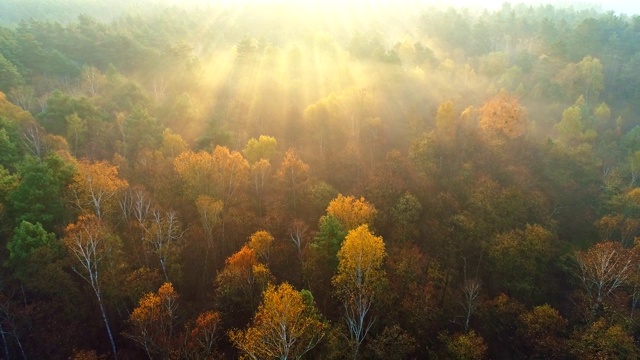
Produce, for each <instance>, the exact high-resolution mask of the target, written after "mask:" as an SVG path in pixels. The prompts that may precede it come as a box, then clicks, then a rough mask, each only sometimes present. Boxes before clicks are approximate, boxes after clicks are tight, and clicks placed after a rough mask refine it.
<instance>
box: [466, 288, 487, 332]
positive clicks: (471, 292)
mask: <svg viewBox="0 0 640 360" xmlns="http://www.w3.org/2000/svg"><path fill="white" fill-rule="evenodd" d="M481 285H482V283H481V282H480V280H478V279H469V280H465V281H464V283H462V293H463V294H464V299H463V303H462V307H463V308H464V332H467V331H469V322H470V321H471V316H472V315H473V313H474V312H475V311H476V309H477V308H478V305H479V304H480V299H479V298H478V295H480V287H481Z"/></svg>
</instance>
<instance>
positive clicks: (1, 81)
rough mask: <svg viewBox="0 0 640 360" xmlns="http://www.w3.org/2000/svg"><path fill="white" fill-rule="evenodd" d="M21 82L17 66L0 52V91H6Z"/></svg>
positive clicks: (22, 81)
mask: <svg viewBox="0 0 640 360" xmlns="http://www.w3.org/2000/svg"><path fill="white" fill-rule="evenodd" d="M23 83H24V80H23V79H22V75H20V73H19V72H18V68H17V67H16V66H15V65H14V64H13V63H11V62H10V61H9V60H7V59H6V58H5V57H4V56H3V55H2V54H1V53H0V91H4V92H7V91H9V90H10V89H11V88H14V87H17V86H19V85H22V84H23Z"/></svg>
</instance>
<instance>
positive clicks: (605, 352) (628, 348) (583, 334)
mask: <svg viewBox="0 0 640 360" xmlns="http://www.w3.org/2000/svg"><path fill="white" fill-rule="evenodd" d="M571 345H572V349H571V350H572V351H571V352H572V353H573V355H574V356H575V357H576V358H577V359H585V360H599V359H629V360H631V359H637V358H638V348H637V347H636V345H635V343H634V341H633V336H631V335H629V334H628V333H627V332H626V331H625V330H624V329H623V328H622V327H621V326H620V325H610V324H608V323H607V322H606V321H605V320H604V319H600V320H598V321H596V322H594V323H593V324H591V326H589V327H587V328H586V329H584V330H583V331H580V330H577V331H576V332H575V333H574V334H573V336H572V339H571Z"/></svg>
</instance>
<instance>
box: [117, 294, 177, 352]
mask: <svg viewBox="0 0 640 360" xmlns="http://www.w3.org/2000/svg"><path fill="white" fill-rule="evenodd" d="M177 300H178V294H177V293H176V291H175V290H174V289H173V285H171V283H168V282H167V283H164V284H163V285H162V286H161V287H160V289H158V292H157V293H148V294H146V295H144V296H143V297H142V298H141V299H140V301H139V302H138V306H137V307H136V308H135V309H133V311H132V312H131V315H130V316H129V324H130V325H131V327H132V330H131V332H129V333H125V335H126V336H127V337H128V338H130V339H132V340H134V341H135V342H137V343H139V344H140V345H142V347H143V348H144V350H145V352H146V353H147V356H149V359H151V360H153V356H152V355H153V354H156V353H158V354H161V355H163V357H165V358H169V355H170V354H171V350H172V345H173V344H172V343H173V335H174V327H175V320H176V310H177V308H178V303H177Z"/></svg>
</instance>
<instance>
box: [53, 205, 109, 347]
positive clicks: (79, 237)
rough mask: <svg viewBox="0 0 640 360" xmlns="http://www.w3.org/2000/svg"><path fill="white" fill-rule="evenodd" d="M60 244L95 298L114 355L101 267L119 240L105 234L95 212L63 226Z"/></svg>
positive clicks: (105, 264) (106, 264)
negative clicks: (63, 232) (64, 227)
mask: <svg viewBox="0 0 640 360" xmlns="http://www.w3.org/2000/svg"><path fill="white" fill-rule="evenodd" d="M62 243H63V244H64V246H65V247H66V249H67V251H68V252H69V254H70V255H71V256H72V257H73V258H74V259H75V261H76V265H74V266H73V271H75V272H76V273H77V274H78V275H80V277H82V278H83V279H84V280H85V281H86V282H87V283H89V285H90V286H91V289H92V290H93V293H94V294H95V296H96V299H97V300H98V305H99V307H100V312H101V314H102V320H103V321H104V325H105V327H106V328H107V334H108V335H109V341H110V342H111V350H112V351H113V354H112V355H113V356H114V357H115V358H117V352H116V343H115V340H114V337H113V335H112V333H111V327H110V325H109V320H108V318H107V310H106V308H105V303H104V294H103V284H102V283H103V280H102V275H104V274H103V272H104V271H105V270H107V269H106V268H105V267H107V266H109V262H110V261H109V257H110V256H113V255H115V253H116V252H117V250H118V248H119V239H118V238H117V237H115V236H114V235H112V234H110V233H109V231H108V229H107V228H106V226H105V225H104V223H103V222H102V220H100V218H98V217H96V216H95V215H81V216H80V217H79V218H78V222H76V223H75V224H70V225H69V226H67V228H66V229H65V235H64V238H63V240H62ZM78 263H79V264H78ZM78 265H79V266H78ZM107 271H108V270H107Z"/></svg>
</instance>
